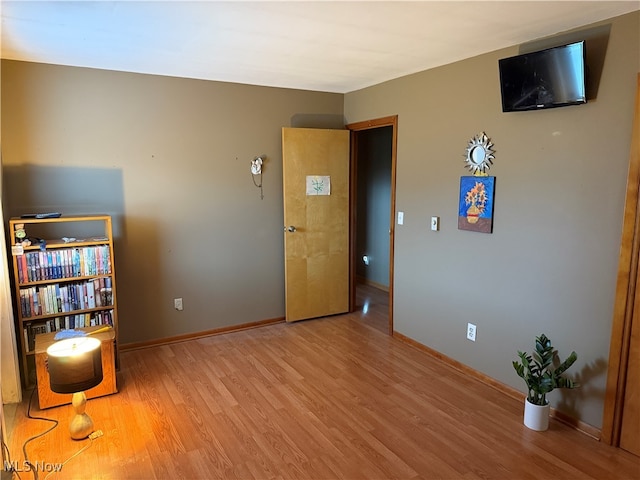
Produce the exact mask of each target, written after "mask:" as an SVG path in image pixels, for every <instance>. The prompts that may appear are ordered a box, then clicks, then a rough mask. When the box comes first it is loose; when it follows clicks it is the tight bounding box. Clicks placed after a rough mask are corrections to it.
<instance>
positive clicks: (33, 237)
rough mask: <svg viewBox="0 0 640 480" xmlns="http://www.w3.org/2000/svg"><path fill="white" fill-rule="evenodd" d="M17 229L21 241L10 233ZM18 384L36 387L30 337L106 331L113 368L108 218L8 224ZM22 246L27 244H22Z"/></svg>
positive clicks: (111, 256)
mask: <svg viewBox="0 0 640 480" xmlns="http://www.w3.org/2000/svg"><path fill="white" fill-rule="evenodd" d="M21 225H22V229H23V230H24V232H25V233H26V237H25V238H18V237H17V236H16V232H17V231H18V230H19V229H20V226H21ZM9 235H10V236H11V258H12V263H13V290H14V298H15V305H14V311H15V319H16V331H17V335H18V337H19V345H20V356H21V359H20V360H21V362H20V365H21V373H22V382H23V385H24V386H25V387H26V388H30V387H32V386H34V385H35V383H36V378H37V376H36V361H35V350H36V346H35V345H36V336H37V335H39V334H45V333H46V334H48V333H52V334H53V333H54V332H57V331H59V330H64V329H69V328H76V329H79V328H87V327H99V326H104V325H111V326H112V327H113V332H114V335H113V337H114V338H113V345H114V352H115V354H114V355H113V359H114V360H113V361H114V362H115V364H116V365H117V345H118V314H117V312H118V309H117V295H116V277H115V259H114V249H113V231H112V224H111V216H109V215H75V216H60V217H58V218H12V219H10V220H9ZM25 240H28V241H29V242H30V244H28V243H29V242H25Z"/></svg>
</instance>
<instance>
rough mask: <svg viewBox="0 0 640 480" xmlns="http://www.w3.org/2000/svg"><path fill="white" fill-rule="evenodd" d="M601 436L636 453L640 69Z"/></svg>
mask: <svg viewBox="0 0 640 480" xmlns="http://www.w3.org/2000/svg"><path fill="white" fill-rule="evenodd" d="M637 82H638V83H637V87H636V88H637V90H636V103H635V116H634V121H633V128H632V137H631V157H630V160H629V175H628V178H627V195H626V200H625V209H624V223H623V229H622V241H621V245H620V261H619V266H618V282H617V286H616V300H615V305H614V315H613V328H612V333H611V344H610V348H609V367H608V375H607V389H606V396H605V404H604V415H603V421H602V436H601V439H602V440H603V441H604V442H606V443H609V444H611V445H615V446H619V447H621V448H623V449H625V450H627V451H629V452H631V453H634V454H635V455H638V456H640V74H638V79H637Z"/></svg>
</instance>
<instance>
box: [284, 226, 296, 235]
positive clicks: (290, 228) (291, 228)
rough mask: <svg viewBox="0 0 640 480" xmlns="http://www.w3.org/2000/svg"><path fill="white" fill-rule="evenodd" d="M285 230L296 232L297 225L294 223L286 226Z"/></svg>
mask: <svg viewBox="0 0 640 480" xmlns="http://www.w3.org/2000/svg"><path fill="white" fill-rule="evenodd" d="M285 230H286V231H287V232H291V233H293V232H295V231H296V227H294V226H293V225H290V226H289V227H285Z"/></svg>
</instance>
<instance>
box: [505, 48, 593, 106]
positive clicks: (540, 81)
mask: <svg viewBox="0 0 640 480" xmlns="http://www.w3.org/2000/svg"><path fill="white" fill-rule="evenodd" d="M585 58H586V55H585V42H584V41H581V42H576V43H571V44H569V45H563V46H560V47H554V48H549V49H546V50H540V51H538V52H531V53H525V54H522V55H517V56H515V57H510V58H503V59H501V60H499V61H498V66H499V69H500V90H501V93H502V111H503V112H515V111H521V110H538V109H541V108H553V107H563V106H566V105H577V104H581V103H586V102H587V95H586V85H585Z"/></svg>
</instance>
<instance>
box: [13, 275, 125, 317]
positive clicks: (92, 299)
mask: <svg viewBox="0 0 640 480" xmlns="http://www.w3.org/2000/svg"><path fill="white" fill-rule="evenodd" d="M111 305H113V289H112V287H111V277H99V278H94V279H92V280H88V281H86V282H74V283H68V284H63V285H60V284H58V283H52V284H49V285H39V286H34V287H27V288H21V289H20V308H21V312H22V318H23V319H24V318H30V317H37V316H40V315H53V314H55V313H66V312H73V311H75V310H84V309H88V308H100V307H108V306H111Z"/></svg>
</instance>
